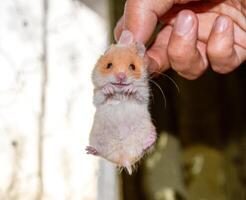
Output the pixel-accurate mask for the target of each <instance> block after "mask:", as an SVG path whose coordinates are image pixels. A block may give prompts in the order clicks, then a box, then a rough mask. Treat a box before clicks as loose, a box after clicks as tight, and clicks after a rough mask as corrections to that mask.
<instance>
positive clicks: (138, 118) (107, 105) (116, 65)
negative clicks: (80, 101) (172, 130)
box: [86, 30, 157, 174]
mask: <svg viewBox="0 0 246 200" xmlns="http://www.w3.org/2000/svg"><path fill="white" fill-rule="evenodd" d="M144 57H145V47H144V45H143V44H140V43H136V42H134V40H133V35H132V33H131V32H129V31H127V30H126V31H124V32H123V33H122V35H121V37H120V39H119V42H118V43H117V44H113V45H112V46H111V47H110V48H109V49H108V50H107V51H106V52H105V53H104V55H102V56H101V57H100V58H99V60H98V62H97V64H96V66H95V68H94V70H93V73H92V82H93V84H94V97H93V101H94V105H95V106H96V112H95V116H94V122H93V126H92V129H91V133H90V138H89V145H90V146H87V147H86V152H87V154H92V155H98V156H101V157H103V158H105V159H107V160H108V161H111V162H113V163H115V164H116V165H117V166H118V167H123V168H126V169H127V171H128V173H129V174H132V167H133V166H134V164H135V163H136V162H138V161H139V160H140V159H141V158H142V156H143V155H144V154H145V153H146V151H147V150H148V149H149V148H150V147H152V146H153V144H154V143H155V141H156V138H157V134H156V129H155V127H154V125H153V123H152V121H151V116H150V113H149V110H148V105H149V93H150V91H149V82H148V71H147V64H146V62H145V59H144Z"/></svg>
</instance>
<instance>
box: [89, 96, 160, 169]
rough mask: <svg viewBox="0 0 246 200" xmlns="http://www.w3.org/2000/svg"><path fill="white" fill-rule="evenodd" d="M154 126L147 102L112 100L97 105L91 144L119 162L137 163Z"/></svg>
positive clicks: (102, 154)
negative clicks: (145, 103)
mask: <svg viewBox="0 0 246 200" xmlns="http://www.w3.org/2000/svg"><path fill="white" fill-rule="evenodd" d="M99 127H100V129H99ZM153 129H154V127H153V125H152V122H151V119H150V114H149V112H148V107H147V105H143V104H138V103H136V102H134V101H127V102H111V103H110V104H105V105H102V106H100V107H98V108H97V111H96V113H95V119H94V124H93V127H92V132H91V135H90V145H91V146H93V147H95V148H96V149H97V150H98V152H99V154H100V155H101V156H102V157H104V158H106V159H108V160H110V161H113V162H115V163H117V164H118V165H124V163H125V162H129V163H135V162H136V161H137V160H139V159H140V158H141V156H142V154H143V145H144V142H145V140H146V139H147V138H148V136H149V135H150V134H151V133H152V132H153V131H155V130H153Z"/></svg>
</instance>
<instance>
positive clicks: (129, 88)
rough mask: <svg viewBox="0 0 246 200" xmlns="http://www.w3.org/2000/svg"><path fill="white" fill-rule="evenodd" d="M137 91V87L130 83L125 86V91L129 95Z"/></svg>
mask: <svg viewBox="0 0 246 200" xmlns="http://www.w3.org/2000/svg"><path fill="white" fill-rule="evenodd" d="M136 92H137V88H136V87H134V86H133V85H128V86H126V87H124V88H123V93H124V94H127V95H131V94H134V93H136Z"/></svg>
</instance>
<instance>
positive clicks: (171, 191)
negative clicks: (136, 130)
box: [110, 0, 246, 200]
mask: <svg viewBox="0 0 246 200" xmlns="http://www.w3.org/2000/svg"><path fill="white" fill-rule="evenodd" d="M124 3H125V1H123V0H111V5H110V6H111V10H110V12H111V20H112V21H111V25H112V26H111V27H112V31H113V27H114V26H115V24H116V22H117V20H118V19H119V18H120V16H121V15H122V13H123V8H124ZM112 35H113V34H112ZM165 74H167V75H168V76H170V77H172V78H173V79H174V80H175V82H176V83H177V84H178V86H179V90H180V92H178V91H177V89H176V88H175V86H174V84H173V83H172V82H171V81H170V80H169V79H168V78H166V77H163V76H159V77H158V78H156V79H155V81H156V82H157V83H158V84H159V85H160V86H161V87H162V89H163V91H164V92H165V95H166V99H167V107H166V109H165V107H164V100H163V97H162V96H161V94H160V91H158V89H157V88H155V86H154V85H152V92H153V96H154V98H153V99H152V105H151V113H152V116H153V119H154V123H155V125H156V127H157V130H158V134H159V136H158V143H157V145H156V148H155V150H154V152H153V153H152V154H151V155H149V156H147V157H146V158H145V159H144V160H142V161H141V163H140V165H139V167H138V170H137V173H134V174H133V175H132V176H129V175H127V174H126V173H123V175H122V176H121V180H122V189H121V191H122V195H123V197H122V199H124V200H138V199H139V200H140V199H141V200H175V199H187V200H245V199H246V155H245V154H246V117H245V115H246V105H245V102H246V63H244V64H242V66H241V67H239V68H238V69H237V70H235V71H234V72H232V73H230V74H228V75H219V74H216V73H215V72H213V71H211V70H207V72H206V73H205V74H204V75H203V76H202V77H200V78H199V79H197V80H195V81H188V80H185V79H183V78H181V77H179V76H177V75H176V73H175V72H173V71H172V70H169V71H167V72H165Z"/></svg>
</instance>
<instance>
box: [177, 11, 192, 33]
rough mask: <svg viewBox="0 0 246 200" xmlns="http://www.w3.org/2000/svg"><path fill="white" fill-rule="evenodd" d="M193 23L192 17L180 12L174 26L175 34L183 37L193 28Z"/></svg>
mask: <svg viewBox="0 0 246 200" xmlns="http://www.w3.org/2000/svg"><path fill="white" fill-rule="evenodd" d="M193 23H194V21H193V18H192V16H191V15H189V14H187V13H185V12H182V13H180V14H179V15H178V18H177V20H176V23H175V25H174V29H175V31H176V33H177V34H179V35H181V36H183V35H186V34H188V33H189V32H190V30H191V28H192V26H193Z"/></svg>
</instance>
